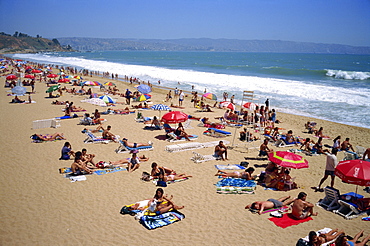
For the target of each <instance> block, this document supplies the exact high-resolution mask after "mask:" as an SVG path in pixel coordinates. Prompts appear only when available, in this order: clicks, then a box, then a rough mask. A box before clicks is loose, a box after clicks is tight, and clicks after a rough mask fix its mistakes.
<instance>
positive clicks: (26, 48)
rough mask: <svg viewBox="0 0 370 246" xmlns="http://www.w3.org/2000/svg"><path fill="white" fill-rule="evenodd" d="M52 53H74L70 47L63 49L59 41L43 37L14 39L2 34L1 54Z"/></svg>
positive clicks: (0, 41) (0, 40)
mask: <svg viewBox="0 0 370 246" xmlns="http://www.w3.org/2000/svg"><path fill="white" fill-rule="evenodd" d="M52 51H73V50H72V48H71V47H70V46H67V47H62V46H61V45H60V44H59V41H58V40H57V39H53V40H50V39H46V38H42V37H36V38H35V37H30V36H27V35H25V36H19V37H14V36H10V35H7V34H4V33H1V34H0V53H35V52H52Z"/></svg>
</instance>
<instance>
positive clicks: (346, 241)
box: [335, 230, 370, 246]
mask: <svg viewBox="0 0 370 246" xmlns="http://www.w3.org/2000/svg"><path fill="white" fill-rule="evenodd" d="M363 235H364V230H361V231H360V232H359V233H357V234H356V235H355V237H354V238H351V239H350V238H349V237H348V236H346V235H345V234H344V233H342V234H340V235H339V236H338V238H337V239H336V240H335V246H364V245H366V243H367V242H368V241H369V240H370V234H369V235H367V237H365V238H364V239H363V240H362V241H361V242H359V243H358V240H359V238H360V237H362V236H363Z"/></svg>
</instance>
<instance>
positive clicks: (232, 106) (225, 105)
mask: <svg viewBox="0 0 370 246" xmlns="http://www.w3.org/2000/svg"><path fill="white" fill-rule="evenodd" d="M220 106H221V108H225V109H231V110H233V111H235V110H236V107H235V104H233V103H231V102H227V101H224V102H221V103H220Z"/></svg>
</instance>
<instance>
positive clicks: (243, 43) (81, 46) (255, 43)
mask: <svg viewBox="0 0 370 246" xmlns="http://www.w3.org/2000/svg"><path fill="white" fill-rule="evenodd" d="M58 40H59V41H60V43H61V44H62V45H70V46H72V47H73V48H74V49H76V50H80V51H89V50H152V51H218V52H269V53H318V54H370V47H357V46H349V45H341V44H320V43H308V42H292V41H280V40H238V39H209V38H199V39H195V38H189V39H167V40H163V39H117V38H81V37H64V38H58Z"/></svg>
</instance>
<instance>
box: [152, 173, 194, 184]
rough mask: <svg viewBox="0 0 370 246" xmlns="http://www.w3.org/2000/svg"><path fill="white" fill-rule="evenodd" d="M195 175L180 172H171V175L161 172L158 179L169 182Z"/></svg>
mask: <svg viewBox="0 0 370 246" xmlns="http://www.w3.org/2000/svg"><path fill="white" fill-rule="evenodd" d="M191 177H193V176H191V175H187V174H186V173H180V174H169V175H164V174H163V173H161V174H160V175H159V177H158V180H161V181H164V182H167V181H175V180H181V179H186V178H191Z"/></svg>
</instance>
